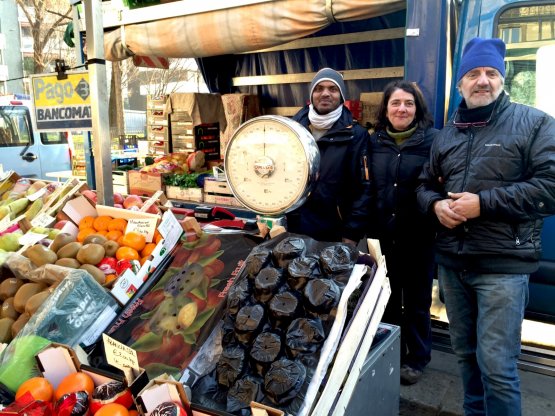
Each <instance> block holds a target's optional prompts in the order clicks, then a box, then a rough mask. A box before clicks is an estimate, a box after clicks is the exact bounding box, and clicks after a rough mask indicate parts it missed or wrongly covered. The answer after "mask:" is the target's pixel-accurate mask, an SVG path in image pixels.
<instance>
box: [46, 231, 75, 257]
mask: <svg viewBox="0 0 555 416" xmlns="http://www.w3.org/2000/svg"><path fill="white" fill-rule="evenodd" d="M74 241H75V236H74V235H72V234H69V233H60V234H58V235H57V236H56V237H54V241H52V244H50V247H49V248H50V250H52V251H53V252H54V253H56V252H57V251H58V250H59V249H61V248H62V247H63V246H65V245H66V244H69V243H73V242H74Z"/></svg>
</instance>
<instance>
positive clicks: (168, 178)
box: [164, 173, 200, 188]
mask: <svg viewBox="0 0 555 416" xmlns="http://www.w3.org/2000/svg"><path fill="white" fill-rule="evenodd" d="M199 175H200V174H199V173H180V174H173V175H165V176H164V184H165V185H169V186H179V187H180V188H198V185H197V178H198V176H199Z"/></svg>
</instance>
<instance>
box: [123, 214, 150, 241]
mask: <svg viewBox="0 0 555 416" xmlns="http://www.w3.org/2000/svg"><path fill="white" fill-rule="evenodd" d="M157 222H158V218H130V219H128V220H127V227H126V228H125V233H126V234H127V233H129V232H131V231H134V232H136V233H139V234H143V235H144V236H145V239H146V241H147V243H150V242H151V241H152V239H153V238H154V231H156V223H157Z"/></svg>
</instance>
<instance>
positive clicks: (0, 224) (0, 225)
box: [0, 215, 12, 232]
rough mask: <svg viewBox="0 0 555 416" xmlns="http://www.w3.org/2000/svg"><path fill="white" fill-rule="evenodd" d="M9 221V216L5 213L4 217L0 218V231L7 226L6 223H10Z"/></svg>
mask: <svg viewBox="0 0 555 416" xmlns="http://www.w3.org/2000/svg"><path fill="white" fill-rule="evenodd" d="M10 222H12V221H11V220H10V216H9V215H6V216H5V217H4V218H2V219H1V220H0V232H1V231H4V230H5V229H6V228H8V225H10Z"/></svg>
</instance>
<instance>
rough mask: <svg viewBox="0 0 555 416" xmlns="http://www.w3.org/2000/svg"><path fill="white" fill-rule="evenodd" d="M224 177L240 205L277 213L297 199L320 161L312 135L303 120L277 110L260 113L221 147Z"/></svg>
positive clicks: (297, 202) (288, 208) (308, 187)
mask: <svg viewBox="0 0 555 416" xmlns="http://www.w3.org/2000/svg"><path fill="white" fill-rule="evenodd" d="M224 163H225V173H226V178H227V182H228V183H229V186H230V188H231V191H232V192H233V194H234V195H235V197H236V198H237V199H238V200H239V202H241V203H242V204H243V205H244V206H245V207H247V208H248V209H250V210H251V211H254V212H256V213H258V214H262V215H281V214H284V213H286V212H289V211H292V210H294V209H295V208H297V207H299V206H300V205H302V203H303V202H304V201H305V200H306V198H307V197H308V195H309V194H310V191H311V190H312V187H313V185H314V182H315V180H316V177H317V175H318V170H319V167H320V152H319V150H318V146H317V144H316V141H315V140H314V138H313V137H312V135H311V134H310V132H309V131H308V130H307V129H305V128H304V127H303V126H302V125H300V124H299V123H297V122H296V121H293V120H291V119H288V118H286V117H281V116H261V117H256V118H253V119H251V120H249V121H247V122H246V123H244V124H243V125H241V126H240V127H239V128H238V129H237V131H236V132H235V133H234V134H233V136H232V137H231V139H230V141H229V143H228V145H227V148H226V152H225V161H224Z"/></svg>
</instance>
